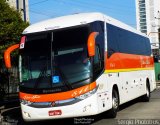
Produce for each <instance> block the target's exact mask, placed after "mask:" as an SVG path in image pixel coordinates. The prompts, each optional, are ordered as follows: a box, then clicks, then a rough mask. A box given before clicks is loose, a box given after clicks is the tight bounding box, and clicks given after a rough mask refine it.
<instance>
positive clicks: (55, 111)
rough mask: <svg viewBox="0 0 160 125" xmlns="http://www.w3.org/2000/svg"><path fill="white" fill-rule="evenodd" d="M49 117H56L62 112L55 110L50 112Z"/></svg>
mask: <svg viewBox="0 0 160 125" xmlns="http://www.w3.org/2000/svg"><path fill="white" fill-rule="evenodd" d="M48 114H49V116H55V115H61V114H62V111H61V110H53V111H49V112H48Z"/></svg>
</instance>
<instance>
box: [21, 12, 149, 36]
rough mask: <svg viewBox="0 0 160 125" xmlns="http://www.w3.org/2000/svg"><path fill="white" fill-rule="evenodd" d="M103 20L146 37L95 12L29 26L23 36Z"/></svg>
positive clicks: (58, 18)
mask: <svg viewBox="0 0 160 125" xmlns="http://www.w3.org/2000/svg"><path fill="white" fill-rule="evenodd" d="M104 19H105V20H106V22H107V23H109V24H112V25H115V26H117V27H120V28H123V29H125V30H128V31H131V32H134V33H137V34H139V35H142V36H145V37H147V36H146V35H145V34H143V33H141V32H140V31H137V30H136V29H134V28H133V27H131V26H128V25H126V24H124V23H122V22H120V21H118V20H116V19H114V18H111V17H109V16H106V15H104V14H102V13H97V12H92V13H78V14H72V15H67V16H62V17H57V18H53V19H49V20H45V21H42V22H39V23H35V24H32V25H30V26H29V27H27V28H26V29H25V30H24V31H23V34H28V33H35V32H42V31H48V30H54V29H61V28H66V27H71V26H76V25H82V24H87V23H90V22H94V21H104Z"/></svg>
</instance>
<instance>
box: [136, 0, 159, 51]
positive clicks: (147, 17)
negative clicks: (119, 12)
mask: <svg viewBox="0 0 160 125" xmlns="http://www.w3.org/2000/svg"><path fill="white" fill-rule="evenodd" d="M136 21H137V30H139V31H141V32H143V33H145V34H147V35H148V36H149V37H150V39H151V45H152V49H153V51H157V50H158V49H159V48H160V46H159V45H160V41H159V33H158V32H159V31H158V30H159V28H160V0H136ZM158 51H159V50H158Z"/></svg>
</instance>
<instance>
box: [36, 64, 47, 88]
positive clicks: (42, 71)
mask: <svg viewBox="0 0 160 125" xmlns="http://www.w3.org/2000/svg"><path fill="white" fill-rule="evenodd" d="M46 64H47V63H46ZM46 64H45V65H44V67H42V69H41V70H40V74H39V76H38V78H37V80H36V82H35V86H34V88H35V89H36V88H37V87H38V84H39V82H40V80H41V79H42V78H45V77H47V76H48V75H46V68H47V65H46Z"/></svg>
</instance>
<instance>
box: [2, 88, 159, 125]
mask: <svg viewBox="0 0 160 125" xmlns="http://www.w3.org/2000/svg"><path fill="white" fill-rule="evenodd" d="M72 124H77V125H79V124H80V125H87V124H91V125H160V88H157V89H156V90H155V91H154V92H152V94H151V99H150V102H141V101H140V99H136V100H133V101H131V102H129V103H126V104H124V105H122V106H120V111H119V112H118V114H117V117H116V119H110V118H108V117H107V115H106V113H102V114H100V115H96V116H92V117H84V118H72V119H60V120H50V121H40V122H29V123H26V122H24V121H23V119H22V117H21V110H20V107H13V108H10V109H4V110H2V111H1V115H0V125H72Z"/></svg>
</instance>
